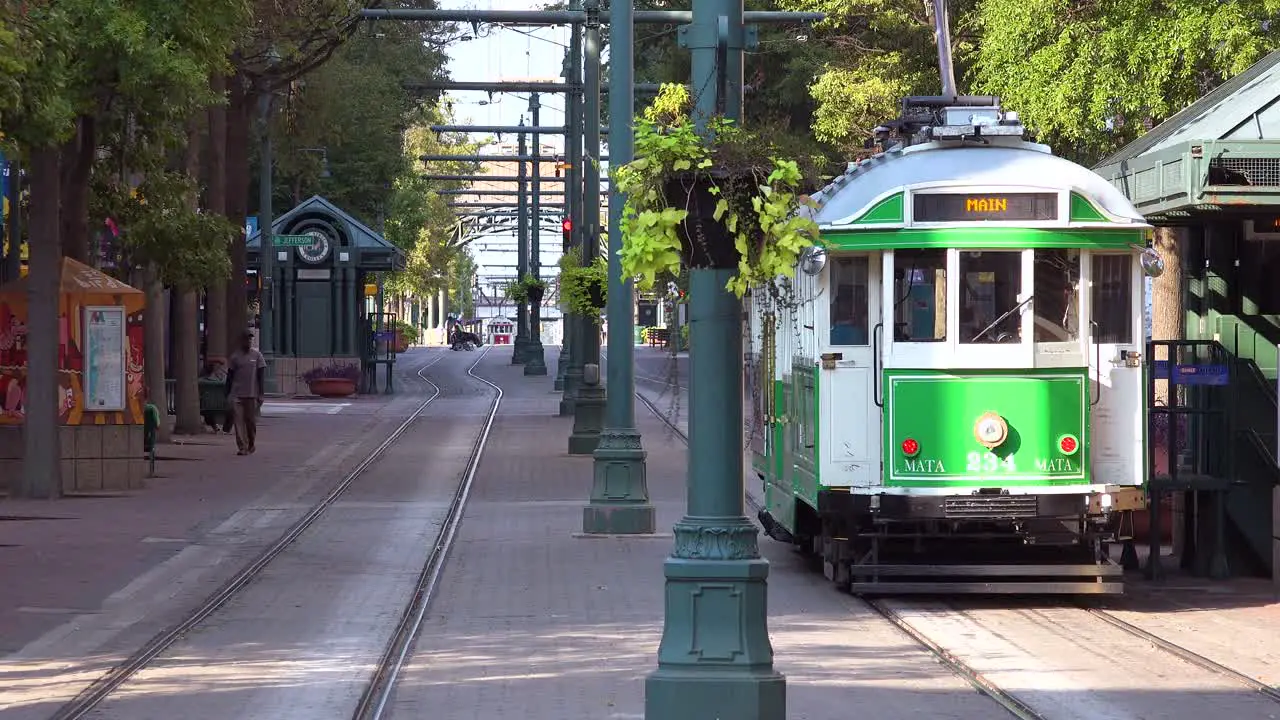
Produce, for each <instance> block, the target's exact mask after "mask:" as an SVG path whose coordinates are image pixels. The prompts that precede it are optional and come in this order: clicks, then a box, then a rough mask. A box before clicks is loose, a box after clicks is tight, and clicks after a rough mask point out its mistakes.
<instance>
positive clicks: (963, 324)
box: [747, 96, 1162, 593]
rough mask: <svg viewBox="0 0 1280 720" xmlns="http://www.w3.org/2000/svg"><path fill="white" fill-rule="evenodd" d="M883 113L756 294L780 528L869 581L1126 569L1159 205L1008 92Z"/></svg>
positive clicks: (762, 453) (1009, 587)
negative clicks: (1005, 98)
mask: <svg viewBox="0 0 1280 720" xmlns="http://www.w3.org/2000/svg"><path fill="white" fill-rule="evenodd" d="M878 136H879V137H878V141H879V143H880V149H881V150H882V152H880V153H879V154H876V155H875V156H874V157H871V158H869V159H866V160H862V161H860V162H857V163H851V164H850V166H849V168H848V171H847V172H846V173H845V174H844V175H842V176H840V177H839V178H837V179H836V180H835V181H834V182H833V183H831V184H830V185H828V186H827V187H826V188H824V189H823V190H822V191H821V192H819V193H817V194H816V195H814V200H815V201H816V203H817V209H816V210H815V211H814V219H815V220H816V221H817V223H818V225H819V228H820V229H821V232H822V236H823V241H824V243H823V246H822V247H820V248H811V249H810V250H809V251H808V252H806V253H805V254H804V255H802V257H801V260H800V262H799V267H798V268H797V272H796V274H795V278H794V279H793V280H792V281H791V283H790V292H789V293H787V295H788V296H789V297H788V299H787V300H786V301H779V299H778V298H776V297H774V298H768V299H766V298H762V297H756V298H753V299H752V302H751V312H750V317H751V323H750V336H751V337H750V340H749V341H748V343H749V348H750V349H749V351H748V363H749V368H748V373H747V375H748V380H747V385H748V392H749V394H750V397H749V398H748V399H747V406H748V414H749V418H748V423H747V427H748V431H747V433H748V444H749V446H750V448H751V455H752V460H753V468H754V470H755V473H756V474H757V476H758V477H759V478H760V479H761V480H762V481H763V485H764V507H763V508H762V509H761V511H760V518H761V520H762V522H763V523H764V526H765V528H766V530H767V531H768V533H769V534H770V535H771V536H773V537H774V538H776V539H780V540H783V541H787V542H793V543H796V544H797V545H799V546H800V548H801V549H802V550H805V551H806V552H811V553H813V554H814V555H816V556H818V557H820V558H821V559H822V561H823V566H824V568H825V572H826V574H827V576H828V577H829V578H830V579H832V580H833V581H835V582H836V583H838V584H840V585H842V586H845V587H847V588H849V589H851V590H852V591H854V592H858V593H875V592H883V593H907V592H1026V593H1043V592H1050V593H1052V592H1065V593H1117V592H1122V591H1123V583H1122V582H1121V581H1120V578H1119V574H1120V568H1119V567H1117V566H1116V565H1114V564H1112V563H1111V562H1110V561H1109V560H1108V559H1107V552H1106V547H1105V545H1104V543H1103V541H1104V540H1106V539H1107V530H1106V528H1107V523H1108V521H1109V516H1110V514H1111V513H1110V510H1111V508H1112V507H1114V501H1115V499H1116V497H1117V495H1123V494H1125V493H1126V492H1127V493H1129V494H1130V495H1132V494H1133V493H1134V492H1136V489H1138V488H1140V487H1141V486H1142V485H1143V483H1144V476H1145V461H1144V458H1145V457H1146V453H1145V446H1146V432H1145V428H1146V407H1147V405H1146V383H1145V380H1144V374H1143V372H1144V371H1143V362H1142V360H1143V359H1142V356H1141V350H1142V347H1143V330H1144V329H1143V285H1144V283H1143V280H1144V275H1155V274H1158V273H1159V272H1160V270H1161V267H1162V265H1161V262H1160V258H1159V257H1158V256H1157V255H1155V253H1154V251H1152V250H1150V249H1149V248H1147V247H1146V239H1147V236H1148V231H1149V230H1150V226H1149V225H1148V224H1147V223H1146V222H1145V221H1144V220H1143V219H1142V216H1141V214H1140V213H1139V212H1138V211H1137V210H1136V209H1134V207H1133V205H1132V204H1130V203H1129V201H1128V200H1127V199H1126V198H1125V197H1124V195H1123V194H1122V193H1121V192H1120V191H1119V190H1117V189H1116V188H1115V187H1113V186H1112V185H1110V184H1108V183H1107V182H1106V181H1105V180H1103V179H1102V178H1101V177H1099V176H1098V175H1096V174H1095V173H1093V172H1092V171H1090V170H1088V169H1087V168H1084V167H1082V166H1080V165H1077V164H1075V163H1072V162H1070V161H1068V160H1066V159H1063V158H1061V157H1057V156H1055V155H1053V154H1052V153H1051V151H1050V149H1049V148H1048V147H1046V146H1044V145H1040V144H1035V143H1032V142H1028V141H1026V140H1025V139H1024V128H1023V126H1022V125H1021V123H1020V122H1019V121H1018V119H1017V115H1016V114H1015V113H1012V112H1005V111H1003V110H1002V109H1001V108H1000V106H999V100H998V98H991V97H972V96H960V97H956V96H950V97H915V98H907V99H906V100H905V101H904V102H903V117H902V119H900V120H899V121H897V122H896V123H894V127H892V128H880V129H878Z"/></svg>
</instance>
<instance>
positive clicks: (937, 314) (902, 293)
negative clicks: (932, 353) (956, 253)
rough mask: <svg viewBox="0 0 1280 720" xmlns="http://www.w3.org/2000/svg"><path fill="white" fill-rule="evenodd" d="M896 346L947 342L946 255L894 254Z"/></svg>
mask: <svg viewBox="0 0 1280 720" xmlns="http://www.w3.org/2000/svg"><path fill="white" fill-rule="evenodd" d="M893 263H894V271H893V274H894V279H893V291H894V303H893V339H894V342H942V341H944V340H946V339H947V251H946V250H932V249H931V250H918V249H908V250H895V251H894V253H893Z"/></svg>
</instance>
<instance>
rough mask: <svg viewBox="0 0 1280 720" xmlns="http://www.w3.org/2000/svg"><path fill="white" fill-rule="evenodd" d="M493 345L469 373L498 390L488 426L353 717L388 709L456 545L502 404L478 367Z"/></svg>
mask: <svg viewBox="0 0 1280 720" xmlns="http://www.w3.org/2000/svg"><path fill="white" fill-rule="evenodd" d="M489 347H492V346H488V347H486V348H485V351H484V353H482V354H481V355H480V357H479V358H477V359H476V361H475V363H473V364H472V365H471V367H470V368H468V369H467V374H468V375H470V376H471V377H473V378H475V379H476V380H479V381H480V382H482V383H485V384H486V385H488V386H489V387H491V388H493V389H494V390H495V391H496V394H495V395H494V397H493V403H492V405H491V406H490V407H489V414H488V416H487V417H486V418H485V422H484V428H483V429H482V430H481V431H480V433H479V434H478V435H477V436H476V441H475V443H474V444H473V445H472V447H471V455H470V457H469V458H468V459H467V466H466V469H465V470H463V474H462V481H461V482H459V483H458V489H457V490H456V491H455V492H454V495H453V498H452V500H451V501H450V503H449V509H448V511H447V512H446V513H445V519H444V524H443V525H442V526H441V528H440V532H439V534H437V535H436V543H435V545H434V546H433V547H432V548H431V553H430V554H429V555H428V556H427V560H426V562H425V563H423V566H422V572H421V573H420V574H419V575H418V580H417V582H416V584H415V585H414V591H413V597H412V598H411V599H410V601H409V604H408V606H407V607H406V608H405V612H404V613H403V614H402V615H401V616H400V621H399V623H398V624H397V625H396V629H395V631H394V632H393V633H392V635H391V638H390V640H389V641H388V642H387V647H386V650H385V651H384V652H383V654H382V659H381V660H380V661H379V663H378V666H377V669H376V670H375V671H374V674H373V676H372V678H371V679H370V681H369V683H368V685H367V686H366V687H365V690H364V692H363V693H362V694H361V696H360V701H359V702H358V703H357V704H356V709H355V712H354V713H352V718H353V720H379V718H381V717H383V714H384V713H385V712H386V708H387V703H388V702H389V701H390V700H391V697H392V695H393V694H394V692H395V687H396V681H397V680H398V679H399V677H400V672H401V671H402V670H403V669H404V665H405V662H406V661H407V660H408V658H409V652H410V650H411V649H412V648H413V645H414V642H415V640H416V639H417V637H418V633H419V631H421V629H422V621H423V619H424V618H425V617H426V613H427V609H428V608H429V607H430V605H431V599H432V597H434V595H435V590H436V586H437V585H438V584H439V581H440V575H441V573H442V572H443V570H444V567H445V562H446V561H447V560H448V557H449V551H450V550H451V549H452V548H453V541H454V539H455V538H456V537H457V532H458V526H459V525H461V523H462V515H463V511H464V510H465V509H466V505H467V499H468V498H469V497H470V495H471V486H472V483H473V481H474V480H475V476H476V470H477V469H478V468H479V467H480V459H481V458H482V457H483V455H484V449H485V445H486V444H487V443H488V441H489V432H490V431H491V430H492V429H493V421H494V419H495V418H496V417H497V415H498V407H499V406H500V405H501V404H502V395H503V393H502V388H501V387H499V386H498V385H497V383H494V382H491V381H490V380H488V379H487V378H483V377H480V376H479V375H476V374H475V369H476V367H477V366H478V365H479V364H480V361H481V360H483V359H484V356H485V354H487V353H488V352H489Z"/></svg>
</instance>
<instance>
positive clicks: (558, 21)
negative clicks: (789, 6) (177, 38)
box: [360, 8, 825, 27]
mask: <svg viewBox="0 0 1280 720" xmlns="http://www.w3.org/2000/svg"><path fill="white" fill-rule="evenodd" d="M694 12H697V9H696V8H695V9H694ZM589 16H590V12H589V11H586V10H576V11H575V10H413V9H408V8H403V9H401V8H378V9H373V8H369V9H365V10H361V11H360V18H361V19H363V20H409V21H417V22H475V23H483V24H486V25H492V24H502V25H511V26H515V27H554V26H556V25H583V24H588V23H590V22H591V20H590V18H589ZM823 17H825V16H824V15H823V14H822V13H816V12H772V11H752V12H747V13H743V14H742V21H743V22H746V23H750V24H777V25H785V24H789V23H811V22H818V21H819V20H821V19H822V18H823ZM692 20H693V12H690V11H688V10H639V11H636V13H635V19H634V22H635V24H636V25H667V24H671V23H687V22H690V21H692Z"/></svg>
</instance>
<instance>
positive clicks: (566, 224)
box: [560, 218, 573, 232]
mask: <svg viewBox="0 0 1280 720" xmlns="http://www.w3.org/2000/svg"><path fill="white" fill-rule="evenodd" d="M560 229H561V230H563V231H565V232H573V221H572V220H570V219H569V218H565V219H563V220H561V221H560Z"/></svg>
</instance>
